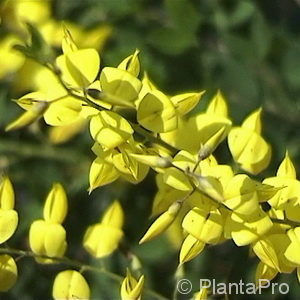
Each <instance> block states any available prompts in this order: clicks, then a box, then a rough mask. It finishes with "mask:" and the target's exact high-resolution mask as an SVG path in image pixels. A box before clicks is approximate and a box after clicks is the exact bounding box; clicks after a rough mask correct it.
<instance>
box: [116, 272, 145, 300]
mask: <svg viewBox="0 0 300 300" xmlns="http://www.w3.org/2000/svg"><path fill="white" fill-rule="evenodd" d="M144 281H145V278H144V275H143V276H141V277H140V278H139V281H137V280H136V279H135V278H134V277H133V276H132V275H131V274H130V271H129V270H128V269H127V275H126V277H125V278H124V280H123V282H122V285H121V299H122V300H139V299H141V294H142V290H143V286H144Z"/></svg>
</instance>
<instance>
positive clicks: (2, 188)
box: [0, 176, 15, 210]
mask: <svg viewBox="0 0 300 300" xmlns="http://www.w3.org/2000/svg"><path fill="white" fill-rule="evenodd" d="M14 206H15V193H14V189H13V186H12V183H11V181H10V179H9V178H8V177H7V176H4V177H3V178H2V180H1V184H0V209H1V210H10V209H13V208H14Z"/></svg>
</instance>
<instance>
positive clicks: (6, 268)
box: [0, 254, 18, 292]
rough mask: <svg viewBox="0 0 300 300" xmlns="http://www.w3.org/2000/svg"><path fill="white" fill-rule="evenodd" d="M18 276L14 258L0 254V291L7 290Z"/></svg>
mask: <svg viewBox="0 0 300 300" xmlns="http://www.w3.org/2000/svg"><path fill="white" fill-rule="evenodd" d="M17 278H18V269H17V265H16V263H15V261H14V259H13V258H12V257H11V256H9V255H7V254H4V255H0V292H7V291H8V290H9V289H10V288H12V287H13V286H14V285H15V283H16V281H17Z"/></svg>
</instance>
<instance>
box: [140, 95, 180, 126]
mask: <svg viewBox="0 0 300 300" xmlns="http://www.w3.org/2000/svg"><path fill="white" fill-rule="evenodd" d="M137 120H138V122H139V123H140V124H141V125H142V126H143V127H145V128H146V129H148V130H150V131H153V132H168V131H171V130H174V129H175V128H176V127H177V115H176V111H175V107H174V105H173V103H172V102H171V100H170V99H169V98H168V97H167V96H166V95H164V94H163V93H161V92H160V91H157V90H156V91H150V92H148V93H147V94H146V95H145V96H144V98H143V99H142V100H141V102H140V104H139V107H138V111H137Z"/></svg>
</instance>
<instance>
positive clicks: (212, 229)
mask: <svg viewBox="0 0 300 300" xmlns="http://www.w3.org/2000/svg"><path fill="white" fill-rule="evenodd" d="M182 227H183V229H184V230H185V231H187V232H188V233H189V234H191V235H192V236H194V237H195V238H196V239H198V240H200V241H202V242H203V243H208V244H215V243H217V242H218V240H219V239H220V237H221V234H222V231H223V218H222V215H221V213H220V212H219V211H218V210H217V209H214V210H211V211H205V210H203V209H200V208H198V207H194V208H193V209H192V210H190V211H189V212H188V213H187V215H186V216H185V218H184V219H183V222H182Z"/></svg>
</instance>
